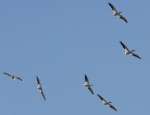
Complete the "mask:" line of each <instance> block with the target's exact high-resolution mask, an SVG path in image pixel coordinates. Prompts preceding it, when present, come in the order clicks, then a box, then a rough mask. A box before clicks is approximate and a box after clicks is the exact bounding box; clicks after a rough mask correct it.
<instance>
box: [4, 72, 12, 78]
mask: <svg viewBox="0 0 150 115" xmlns="http://www.w3.org/2000/svg"><path fill="white" fill-rule="evenodd" d="M3 74H4V75H7V76H9V77H12V75H11V74H10V73H7V72H3Z"/></svg>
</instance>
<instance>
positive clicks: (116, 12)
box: [108, 2, 128, 23]
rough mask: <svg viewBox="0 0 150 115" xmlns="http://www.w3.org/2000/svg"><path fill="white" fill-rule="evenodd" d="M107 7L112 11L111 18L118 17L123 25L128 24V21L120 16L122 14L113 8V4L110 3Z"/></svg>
mask: <svg viewBox="0 0 150 115" xmlns="http://www.w3.org/2000/svg"><path fill="white" fill-rule="evenodd" d="M108 5H109V6H110V7H111V9H112V15H113V16H118V17H119V18H120V19H121V20H123V21H124V22H125V23H128V20H127V19H126V17H124V16H123V15H122V12H120V11H118V10H117V9H116V8H115V6H114V5H113V4H111V3H110V2H109V3H108Z"/></svg>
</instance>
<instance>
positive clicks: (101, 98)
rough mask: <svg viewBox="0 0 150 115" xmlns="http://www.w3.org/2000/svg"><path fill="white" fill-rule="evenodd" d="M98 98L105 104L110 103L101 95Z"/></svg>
mask: <svg viewBox="0 0 150 115" xmlns="http://www.w3.org/2000/svg"><path fill="white" fill-rule="evenodd" d="M97 96H98V97H99V99H100V100H101V101H103V102H104V103H108V102H107V100H106V99H105V98H104V97H102V96H101V95H100V94H97Z"/></svg>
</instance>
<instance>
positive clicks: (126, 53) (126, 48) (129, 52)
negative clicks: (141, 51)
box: [120, 41, 142, 59]
mask: <svg viewBox="0 0 150 115" xmlns="http://www.w3.org/2000/svg"><path fill="white" fill-rule="evenodd" d="M120 44H121V46H122V47H123V49H124V53H125V55H132V56H134V57H136V58H138V59H142V58H141V57H140V56H139V55H138V54H136V53H134V52H135V50H133V49H132V50H130V49H129V48H128V47H127V46H126V45H125V44H124V43H123V42H122V41H120Z"/></svg>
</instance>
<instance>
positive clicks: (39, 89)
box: [36, 76, 46, 101]
mask: <svg viewBox="0 0 150 115" xmlns="http://www.w3.org/2000/svg"><path fill="white" fill-rule="evenodd" d="M36 81H37V89H38V91H39V93H40V94H41V95H42V97H43V99H44V100H45V101H46V97H45V95H44V92H43V88H42V84H41V82H40V79H39V77H38V76H37V77H36Z"/></svg>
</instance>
